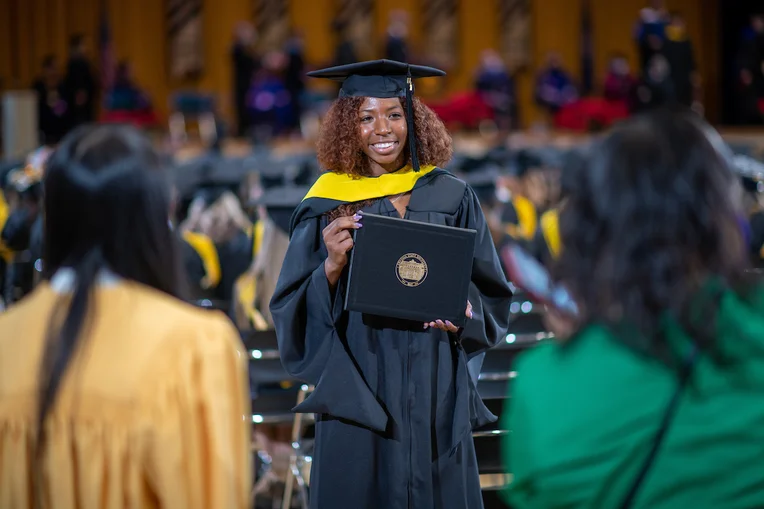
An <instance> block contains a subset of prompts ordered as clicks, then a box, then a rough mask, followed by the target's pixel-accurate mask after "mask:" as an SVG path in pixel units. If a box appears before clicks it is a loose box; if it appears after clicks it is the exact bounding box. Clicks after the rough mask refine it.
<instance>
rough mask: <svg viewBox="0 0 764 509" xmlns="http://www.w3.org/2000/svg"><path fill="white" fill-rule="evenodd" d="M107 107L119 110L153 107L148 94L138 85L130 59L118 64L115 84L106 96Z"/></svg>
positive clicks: (132, 110) (138, 109)
mask: <svg viewBox="0 0 764 509" xmlns="http://www.w3.org/2000/svg"><path fill="white" fill-rule="evenodd" d="M106 108H107V109H109V110H119V111H131V112H138V111H147V110H149V109H151V103H150V101H149V98H148V96H147V95H146V94H145V93H144V92H143V91H142V90H141V89H140V88H139V87H138V85H137V83H136V82H135V78H134V76H133V68H132V65H131V64H130V62H129V61H127V60H123V61H121V62H120V63H119V65H117V71H116V73H115V76H114V86H113V87H112V88H111V90H109V91H108V93H107V96H106Z"/></svg>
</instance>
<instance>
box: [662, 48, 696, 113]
mask: <svg viewBox="0 0 764 509" xmlns="http://www.w3.org/2000/svg"><path fill="white" fill-rule="evenodd" d="M663 54H664V55H665V56H666V60H668V63H669V67H670V68H671V82H672V83H673V88H674V94H675V98H676V101H677V102H678V103H679V104H682V105H684V106H687V107H690V106H692V100H693V86H692V74H693V73H694V72H695V56H694V52H693V49H692V42H691V41H690V40H689V39H682V40H676V41H674V40H671V39H668V40H667V41H666V42H665V43H664V47H663Z"/></svg>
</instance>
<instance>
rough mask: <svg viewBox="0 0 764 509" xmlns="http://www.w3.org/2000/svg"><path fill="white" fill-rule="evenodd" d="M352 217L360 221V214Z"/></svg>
mask: <svg viewBox="0 0 764 509" xmlns="http://www.w3.org/2000/svg"><path fill="white" fill-rule="evenodd" d="M353 219H354V220H356V221H360V220H361V214H356V215H354V216H353Z"/></svg>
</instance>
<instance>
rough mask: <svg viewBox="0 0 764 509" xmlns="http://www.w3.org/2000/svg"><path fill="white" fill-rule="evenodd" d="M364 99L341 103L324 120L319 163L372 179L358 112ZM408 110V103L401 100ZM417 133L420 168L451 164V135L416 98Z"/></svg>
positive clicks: (408, 155)
mask: <svg viewBox="0 0 764 509" xmlns="http://www.w3.org/2000/svg"><path fill="white" fill-rule="evenodd" d="M364 100H365V98H364V97H341V98H339V99H337V100H336V101H335V102H334V104H332V107H331V108H329V111H328V112H327V113H326V117H324V121H323V122H322V124H321V131H320V133H319V136H318V154H317V156H318V162H319V164H320V165H321V167H322V168H326V169H327V170H330V171H333V172H335V173H349V174H351V175H358V176H370V175H371V171H370V169H369V161H368V158H367V156H366V154H365V153H364V152H363V150H362V149H361V141H360V138H359V130H360V127H359V122H358V110H359V109H360V108H361V105H362V104H363V102H364ZM401 105H402V106H404V111H405V104H404V100H403V99H401ZM414 130H415V131H416V138H417V155H418V156H419V164H421V165H423V166H424V165H433V166H444V165H445V164H446V163H447V162H448V161H450V160H451V156H452V155H453V151H454V150H453V145H452V143H451V135H450V134H448V130H447V129H446V126H445V125H444V124H443V122H442V121H441V120H440V118H438V116H437V115H436V114H435V112H434V111H432V110H431V109H430V108H428V107H427V106H426V105H424V104H422V102H421V101H419V99H417V98H416V97H415V98H414ZM409 148H410V147H409V146H408V144H407V145H406V149H405V150H406V163H407V164H411V153H410V152H409Z"/></svg>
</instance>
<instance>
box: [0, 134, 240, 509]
mask: <svg viewBox="0 0 764 509" xmlns="http://www.w3.org/2000/svg"><path fill="white" fill-rule="evenodd" d="M165 179H166V176H165V175H164V174H163V172H162V171H161V163H160V160H159V157H158V156H157V154H156V153H155V151H154V150H153V148H152V147H151V144H150V142H149V141H148V140H147V139H146V138H145V137H144V136H143V135H142V134H141V133H140V132H138V131H137V130H135V129H133V128H132V127H128V126H116V125H113V126H98V127H82V128H79V129H77V130H75V131H74V132H72V133H71V134H70V135H68V136H67V137H66V138H65V139H64V140H63V142H62V144H61V145H60V146H59V148H58V149H57V151H56V152H55V154H53V156H52V157H51V159H50V161H48V164H47V169H46V175H45V179H44V183H43V185H44V201H45V203H44V214H45V242H44V245H45V248H46V249H45V254H44V257H43V264H44V280H43V281H42V282H41V283H40V284H39V285H38V286H37V287H36V288H35V290H34V291H33V292H32V293H31V294H29V295H28V296H27V297H26V298H25V299H23V300H22V301H20V302H19V303H17V304H16V305H14V306H12V307H11V308H9V310H8V311H6V312H5V313H3V314H0V507H2V508H3V509H31V508H35V509H36V508H50V507H55V508H56V509H75V508H77V509H94V508H99V509H105V508H109V509H121V508H142V509H148V508H176V507H177V508H180V507H182V508H184V509H194V508H198V509H209V508H215V509H244V508H247V507H248V506H249V489H250V484H251V480H252V474H251V471H252V468H251V459H250V453H249V435H250V430H249V426H250V425H249V422H250V420H249V416H250V409H249V396H248V392H249V391H248V382H247V367H246V362H247V356H246V354H245V350H244V347H243V345H242V343H241V340H240V338H239V335H238V332H237V331H236V329H235V328H234V327H233V325H232V324H231V322H230V321H229V320H228V318H227V317H225V316H224V315H223V314H221V313H218V312H213V311H206V310H201V309H196V308H194V307H192V306H190V305H188V304H185V303H184V302H183V301H182V300H181V298H180V297H182V294H183V289H182V287H183V284H182V282H183V277H182V275H181V274H182V273H181V271H180V264H179V263H177V262H176V253H177V245H176V242H177V241H176V239H175V237H174V236H173V233H172V231H171V229H170V227H169V225H168V217H167V216H168V212H167V211H168V210H169V208H170V207H169V204H170V193H169V188H168V186H167V182H166V180H165Z"/></svg>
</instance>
